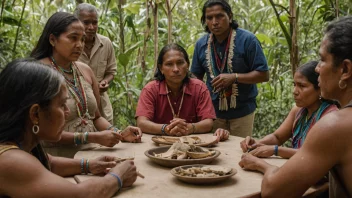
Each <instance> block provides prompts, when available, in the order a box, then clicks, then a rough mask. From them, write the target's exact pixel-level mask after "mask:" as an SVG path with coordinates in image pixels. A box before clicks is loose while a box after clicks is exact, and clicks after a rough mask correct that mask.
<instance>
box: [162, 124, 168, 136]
mask: <svg viewBox="0 0 352 198" xmlns="http://www.w3.org/2000/svg"><path fill="white" fill-rule="evenodd" d="M166 126H167V124H163V126H162V127H161V134H163V135H167V133H166V131H165V127H166Z"/></svg>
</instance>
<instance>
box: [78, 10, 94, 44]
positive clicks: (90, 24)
mask: <svg viewBox="0 0 352 198" xmlns="http://www.w3.org/2000/svg"><path fill="white" fill-rule="evenodd" d="M79 20H80V21H82V23H83V25H84V27H85V32H86V40H91V39H93V38H94V37H95V34H96V33H97V31H98V17H97V13H95V12H88V11H85V10H82V11H81V12H80V15H79Z"/></svg>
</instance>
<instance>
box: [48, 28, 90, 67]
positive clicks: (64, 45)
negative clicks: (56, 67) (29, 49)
mask: <svg viewBox="0 0 352 198" xmlns="http://www.w3.org/2000/svg"><path fill="white" fill-rule="evenodd" d="M85 36H86V33H85V32H84V26H83V24H82V23H81V22H80V21H76V22H73V23H71V24H70V25H69V26H68V27H67V30H66V31H65V32H63V33H62V34H60V36H59V37H55V36H54V35H53V34H51V35H50V43H51V44H52V45H54V47H53V56H55V57H56V59H59V60H57V61H59V62H63V61H66V62H72V61H76V60H78V58H79V56H80V55H81V53H82V50H83V47H84V40H85Z"/></svg>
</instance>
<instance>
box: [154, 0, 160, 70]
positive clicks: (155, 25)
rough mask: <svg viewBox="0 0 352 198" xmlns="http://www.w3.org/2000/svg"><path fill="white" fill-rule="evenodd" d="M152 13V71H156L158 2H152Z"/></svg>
mask: <svg viewBox="0 0 352 198" xmlns="http://www.w3.org/2000/svg"><path fill="white" fill-rule="evenodd" d="M153 15H154V73H155V71H156V68H157V66H158V53H159V52H158V51H159V50H158V38H159V35H158V28H159V26H158V4H157V3H154V8H153Z"/></svg>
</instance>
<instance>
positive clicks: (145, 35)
mask: <svg viewBox="0 0 352 198" xmlns="http://www.w3.org/2000/svg"><path fill="white" fill-rule="evenodd" d="M146 23H147V27H146V29H145V32H144V41H143V52H142V60H141V67H142V72H143V74H145V68H146V63H145V57H147V41H148V39H149V35H150V26H151V24H150V23H151V22H150V17H149V0H147V1H146Z"/></svg>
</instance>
